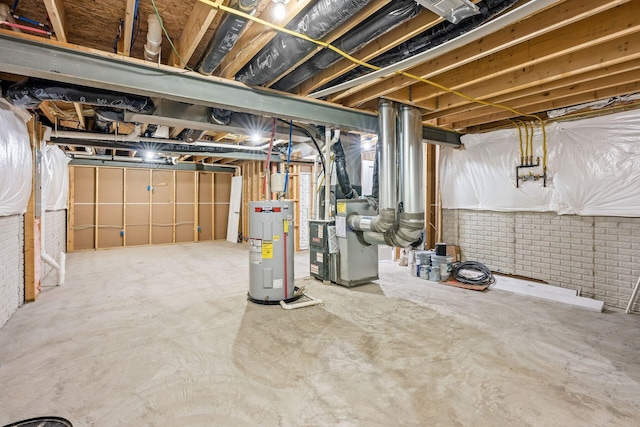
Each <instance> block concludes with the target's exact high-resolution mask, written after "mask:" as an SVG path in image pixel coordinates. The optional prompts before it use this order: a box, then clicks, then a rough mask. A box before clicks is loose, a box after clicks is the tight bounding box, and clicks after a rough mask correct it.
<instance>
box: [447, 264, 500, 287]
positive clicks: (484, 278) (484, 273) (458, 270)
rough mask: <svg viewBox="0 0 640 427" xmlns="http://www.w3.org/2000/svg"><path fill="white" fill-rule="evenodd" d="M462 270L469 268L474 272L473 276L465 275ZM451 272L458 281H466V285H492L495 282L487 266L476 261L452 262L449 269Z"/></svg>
mask: <svg viewBox="0 0 640 427" xmlns="http://www.w3.org/2000/svg"><path fill="white" fill-rule="evenodd" d="M462 270H470V271H473V272H475V273H479V274H474V275H473V277H470V276H469V275H465V274H463V273H462ZM451 274H453V277H455V278H456V280H457V281H458V282H460V283H466V284H467V285H492V284H494V283H495V281H496V280H495V279H494V277H493V274H491V270H489V268H488V267H487V266H486V265H484V264H482V263H480V262H477V261H464V262H459V263H457V264H454V265H453V267H452V269H451Z"/></svg>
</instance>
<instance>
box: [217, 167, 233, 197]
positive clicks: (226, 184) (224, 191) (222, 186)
mask: <svg viewBox="0 0 640 427" xmlns="http://www.w3.org/2000/svg"><path fill="white" fill-rule="evenodd" d="M231 178H233V175H231V174H230V173H216V174H215V199H214V201H215V202H216V203H229V198H230V197H231Z"/></svg>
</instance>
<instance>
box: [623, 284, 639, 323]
mask: <svg viewBox="0 0 640 427" xmlns="http://www.w3.org/2000/svg"><path fill="white" fill-rule="evenodd" d="M638 287H640V277H638V281H637V282H636V286H635V287H634V288H633V292H632V293H631V298H630V299H629V304H628V305H627V309H626V310H625V311H624V312H625V313H627V314H629V313H631V306H632V305H633V301H634V300H635V299H636V296H637V295H638Z"/></svg>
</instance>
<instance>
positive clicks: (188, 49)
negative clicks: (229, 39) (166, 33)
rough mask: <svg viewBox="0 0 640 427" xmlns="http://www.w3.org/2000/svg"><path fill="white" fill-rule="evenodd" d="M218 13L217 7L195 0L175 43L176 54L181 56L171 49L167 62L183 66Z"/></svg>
mask: <svg viewBox="0 0 640 427" xmlns="http://www.w3.org/2000/svg"><path fill="white" fill-rule="evenodd" d="M214 3H216V4H223V3H226V1H225V0H215V1H214ZM217 14H218V9H215V8H212V7H209V6H207V5H206V4H204V3H202V2H199V1H197V0H196V2H195V3H194V5H193V10H192V11H191V14H190V15H189V19H187V23H186V25H185V27H184V29H183V30H182V34H181V35H180V39H179V40H178V42H177V43H176V44H175V45H176V50H177V51H178V54H179V55H180V57H181V58H182V60H181V59H180V57H178V55H176V54H175V52H174V51H173V50H172V51H171V54H170V55H169V60H168V61H167V63H168V64H169V65H173V66H174V67H179V68H185V67H186V65H187V63H188V62H189V60H190V59H191V56H192V55H193V53H194V52H195V51H196V48H197V47H198V45H199V44H200V42H201V41H202V39H203V37H204V36H205V34H206V33H207V30H208V29H209V26H211V23H212V22H213V19H214V18H215V17H216V15H217Z"/></svg>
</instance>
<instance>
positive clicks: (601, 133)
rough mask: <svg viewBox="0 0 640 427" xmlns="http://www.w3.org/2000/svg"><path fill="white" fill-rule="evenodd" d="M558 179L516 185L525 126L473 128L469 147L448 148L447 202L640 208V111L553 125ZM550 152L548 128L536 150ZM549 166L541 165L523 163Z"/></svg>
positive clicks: (582, 210)
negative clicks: (478, 131)
mask: <svg viewBox="0 0 640 427" xmlns="http://www.w3.org/2000/svg"><path fill="white" fill-rule="evenodd" d="M546 130H547V147H548V157H547V159H548V168H547V172H548V175H549V179H550V182H549V183H548V184H547V187H546V188H544V187H543V186H542V181H527V182H525V183H522V184H521V186H520V188H516V170H515V167H516V165H517V164H519V162H520V154H519V150H518V144H519V142H518V141H519V140H518V131H517V130H516V129H513V130H500V131H496V132H490V133H485V134H474V135H465V136H463V137H462V142H463V143H464V145H465V149H464V150H454V149H452V148H443V149H442V151H441V160H440V170H441V175H440V177H441V178H440V183H441V184H440V185H441V191H442V207H443V208H445V209H475V210H492V211H504V212H507V211H538V212H540V211H555V212H558V213H559V214H576V215H585V216H591V215H602V216H630V217H637V216H640V111H628V112H623V113H618V114H613V115H608V116H602V117H597V118H592V119H586V120H580V121H573V122H565V123H553V124H551V125H548V126H547V127H546ZM537 156H540V157H541V158H542V137H541V132H540V129H539V128H538V129H537V130H536V134H535V138H534V158H535V157H537ZM528 171H531V172H533V173H541V168H533V169H522V172H521V174H522V173H527V172H528Z"/></svg>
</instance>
